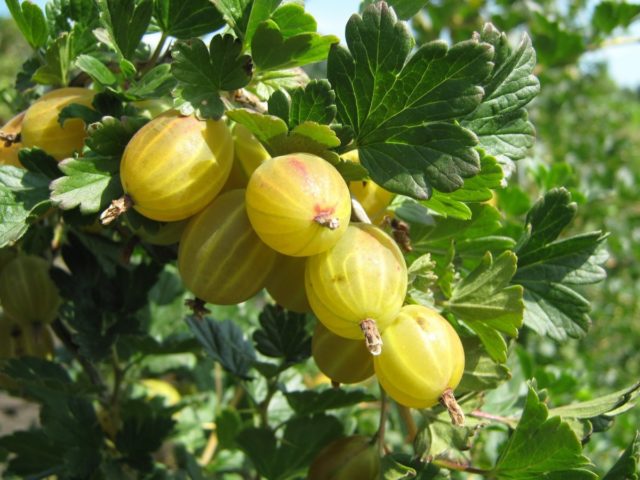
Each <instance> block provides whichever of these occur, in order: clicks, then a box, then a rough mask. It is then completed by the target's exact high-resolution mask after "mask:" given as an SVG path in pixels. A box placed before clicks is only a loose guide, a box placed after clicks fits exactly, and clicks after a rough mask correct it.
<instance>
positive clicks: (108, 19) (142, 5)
mask: <svg viewBox="0 0 640 480" xmlns="http://www.w3.org/2000/svg"><path fill="white" fill-rule="evenodd" d="M98 5H99V7H100V20H101V22H102V25H103V26H104V28H105V29H106V31H107V32H108V34H109V37H110V39H111V44H112V45H113V46H114V47H115V48H116V51H117V52H119V53H120V54H121V55H122V56H123V57H124V58H126V59H129V60H131V59H132V58H133V54H134V53H135V51H136V49H137V48H138V45H139V44H140V41H141V40H142V37H143V36H144V34H145V33H146V31H147V28H148V27H149V22H150V21H151V11H152V10H153V2H152V0H137V1H136V0H99V1H98Z"/></svg>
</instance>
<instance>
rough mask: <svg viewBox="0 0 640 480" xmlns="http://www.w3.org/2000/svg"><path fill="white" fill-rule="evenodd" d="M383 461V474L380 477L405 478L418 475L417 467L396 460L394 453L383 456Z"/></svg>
mask: <svg viewBox="0 0 640 480" xmlns="http://www.w3.org/2000/svg"><path fill="white" fill-rule="evenodd" d="M381 462H382V465H381V469H382V476H381V477H380V478H381V479H383V480H403V479H407V478H414V477H415V476H416V471H415V469H413V468H411V467H407V466H406V465H403V464H401V463H400V462H398V461H396V460H395V459H394V458H393V455H392V454H389V455H385V456H384V457H382V460H381Z"/></svg>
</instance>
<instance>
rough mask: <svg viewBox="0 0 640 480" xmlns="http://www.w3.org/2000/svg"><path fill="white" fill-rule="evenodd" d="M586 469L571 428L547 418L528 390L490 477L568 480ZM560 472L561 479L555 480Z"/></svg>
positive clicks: (555, 418) (580, 447)
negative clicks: (583, 468)
mask: <svg viewBox="0 0 640 480" xmlns="http://www.w3.org/2000/svg"><path fill="white" fill-rule="evenodd" d="M589 465H590V463H589V459H588V458H587V457H585V456H584V455H582V446H581V445H580V441H579V440H578V437H576V435H575V433H573V431H572V430H571V427H569V425H568V424H567V423H566V422H563V421H562V420H561V419H560V417H551V418H549V415H548V411H547V407H546V406H545V405H544V403H542V402H541V401H540V399H539V398H538V394H537V393H536V392H535V390H534V389H533V388H531V387H529V394H528V396H527V400H526V403H525V406H524V411H523V412H522V417H521V419H520V422H518V426H517V427H516V429H515V431H514V432H513V433H512V434H511V436H510V437H509V441H508V442H507V444H506V446H505V448H504V450H503V451H502V453H501V455H500V457H499V458H498V461H497V463H496V466H495V468H494V469H493V471H492V473H493V474H494V475H496V476H497V477H498V478H500V479H510V478H511V479H519V480H520V479H523V480H524V479H527V480H528V479H531V480H533V479H537V478H542V477H541V476H542V475H545V474H550V473H554V474H555V478H570V477H569V476H568V475H572V474H576V473H580V474H583V472H584V470H582V467H587V466H589ZM560 472H562V475H563V476H560V477H558V475H559V474H560ZM549 478H553V477H549ZM582 478H587V477H582ZM591 478H594V479H595V478H597V476H596V475H595V474H593V475H592V476H591Z"/></svg>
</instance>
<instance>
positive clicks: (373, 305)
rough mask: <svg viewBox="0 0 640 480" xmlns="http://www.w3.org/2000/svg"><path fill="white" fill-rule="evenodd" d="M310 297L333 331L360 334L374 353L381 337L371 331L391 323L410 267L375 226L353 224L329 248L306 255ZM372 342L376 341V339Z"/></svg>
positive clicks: (402, 297)
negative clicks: (318, 252)
mask: <svg viewBox="0 0 640 480" xmlns="http://www.w3.org/2000/svg"><path fill="white" fill-rule="evenodd" d="M305 286H306V289H307V298H308V299H309V304H310V305H311V309H312V310H313V313H315V315H316V316H317V317H318V319H319V320H320V321H321V322H322V323H323V324H324V325H325V327H327V328H328V329H329V330H331V331H333V333H335V334H337V335H340V336H342V337H346V338H352V339H361V338H362V337H363V331H365V338H366V339H367V342H368V343H369V344H370V345H371V346H373V345H374V344H375V345H377V347H375V348H370V350H371V352H372V353H374V354H377V353H379V347H380V344H379V337H377V336H376V335H375V333H374V337H373V338H370V336H369V334H368V332H369V330H370V328H368V327H370V326H371V323H372V322H373V324H375V326H376V327H377V329H378V330H379V331H383V330H384V329H385V328H386V327H387V325H389V324H391V322H392V321H393V319H394V318H395V317H396V315H397V314H398V312H399V311H400V307H402V303H403V302H404V298H405V295H406V293H407V266H406V263H405V261H404V257H403V256H402V253H401V252H400V249H399V248H398V246H397V245H396V243H395V242H394V241H393V240H392V239H391V237H389V236H388V235H387V234H386V233H384V232H383V231H382V230H381V229H379V228H378V227H376V226H374V225H369V224H362V223H354V224H351V225H350V226H349V228H348V229H347V231H346V233H345V234H344V235H343V236H342V238H340V240H339V241H338V243H336V244H335V245H334V247H333V248H332V249H331V250H328V251H326V252H323V253H320V254H319V255H315V256H313V257H309V258H308V259H307V267H306V270H305ZM372 342H374V343H372Z"/></svg>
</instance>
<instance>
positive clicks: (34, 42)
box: [6, 0, 49, 48]
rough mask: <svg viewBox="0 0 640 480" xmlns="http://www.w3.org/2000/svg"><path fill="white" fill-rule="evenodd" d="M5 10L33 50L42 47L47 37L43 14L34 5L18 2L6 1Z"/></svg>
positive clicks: (47, 31)
mask: <svg viewBox="0 0 640 480" xmlns="http://www.w3.org/2000/svg"><path fill="white" fill-rule="evenodd" d="M6 3H7V8H8V9H9V12H11V16H12V17H13V19H14V20H15V22H16V25H17V26H18V28H19V29H20V31H21V32H22V35H24V38H25V39H26V40H27V42H28V43H29V45H31V47H33V48H38V47H42V46H43V45H44V44H45V43H46V42H47V38H48V37H49V29H48V27H47V21H46V20H45V18H44V13H43V12H42V10H41V9H40V7H39V6H37V5H36V4H34V3H31V2H22V4H20V1H19V0H7V2H6Z"/></svg>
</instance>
